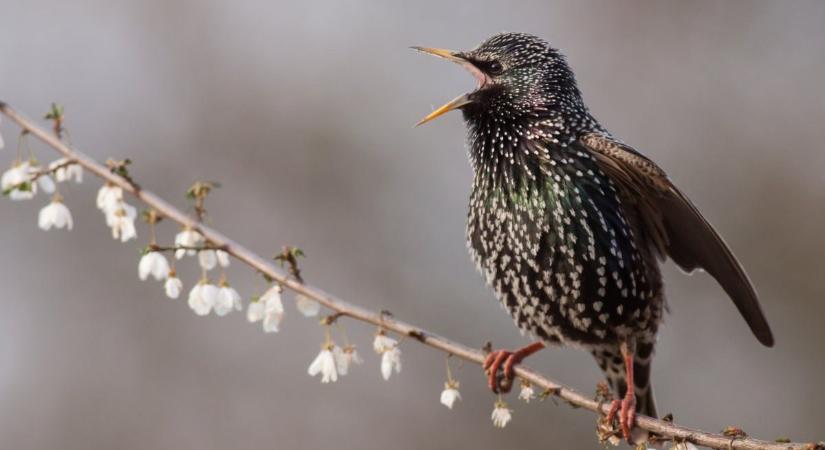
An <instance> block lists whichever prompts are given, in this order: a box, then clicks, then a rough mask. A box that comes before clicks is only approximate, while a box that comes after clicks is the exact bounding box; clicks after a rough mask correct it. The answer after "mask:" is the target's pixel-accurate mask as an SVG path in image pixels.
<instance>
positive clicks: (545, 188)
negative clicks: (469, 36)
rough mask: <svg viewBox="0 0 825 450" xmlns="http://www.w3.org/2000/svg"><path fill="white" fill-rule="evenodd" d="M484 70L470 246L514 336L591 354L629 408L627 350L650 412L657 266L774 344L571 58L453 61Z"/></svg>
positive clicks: (502, 55)
mask: <svg viewBox="0 0 825 450" xmlns="http://www.w3.org/2000/svg"><path fill="white" fill-rule="evenodd" d="M455 56H456V57H457V58H459V60H460V61H466V62H468V63H469V64H471V65H472V67H470V68H471V70H474V71H475V70H476V69H478V70H479V71H480V73H481V74H480V75H479V74H477V75H476V76H477V78H479V87H478V89H476V90H475V91H473V92H472V93H470V94H468V95H467V101H466V102H464V104H462V106H461V109H462V110H463V114H464V118H465V121H466V122H467V126H468V129H469V133H468V142H469V153H470V155H469V156H470V161H471V164H472V167H473V170H474V174H475V176H474V181H473V187H472V193H471V197H470V205H469V206H470V208H469V215H468V225H467V238H468V247H469V249H470V253H471V255H472V258H473V260H474V261H475V263H476V265H477V266H478V269H479V271H480V272H481V273H482V274H483V275H484V277H485V279H486V281H487V284H488V285H490V286H491V287H492V288H493V290H494V291H495V294H496V296H497V297H498V299H499V300H500V301H501V303H502V305H503V306H504V307H505V308H506V309H507V311H509V312H510V314H511V315H512V317H513V319H514V320H515V322H516V325H517V326H518V327H519V328H520V329H521V330H522V331H524V332H527V333H529V334H531V335H533V336H535V337H536V338H538V339H541V340H542V341H544V342H546V343H561V344H575V345H579V346H582V347H584V348H585V349H587V350H589V351H590V352H591V353H593V355H594V356H595V357H596V359H597V362H598V363H599V365H600V366H601V367H602V369H603V370H604V371H605V372H606V374H607V376H608V379H609V380H610V381H611V383H612V384H613V388H614V391H615V392H616V393H618V394H619V395H623V394H624V391H625V385H624V381H623V375H624V367H623V365H622V359H621V355H620V351H619V344H620V343H621V342H627V343H629V344H630V345H631V347H632V349H633V350H634V353H635V360H634V362H635V366H636V380H635V384H636V390H635V391H636V395H637V397H640V399H641V400H640V401H639V404H638V408H639V410H640V411H642V412H644V413H646V414H650V415H655V406H654V403H653V397H652V391H651V390H650V389H649V368H650V361H651V358H652V353H653V346H654V342H655V338H656V333H657V330H658V326H659V324H660V322H661V320H662V315H663V311H664V309H665V298H664V293H663V285H662V277H661V274H660V271H659V259H664V258H666V257H670V258H672V259H673V260H674V261H676V262H677V263H678V264H679V265H680V266H682V267H683V268H685V269H686V270H691V269H693V268H696V267H701V268H705V269H706V270H707V271H708V272H709V273H710V274H711V275H713V276H714V277H715V278H716V279H717V280H719V281H720V283H721V284H722V286H723V287H724V288H725V290H726V291H727V292H728V294H729V295H730V296H731V297H732V298H733V299H734V302H735V303H736V305H737V307H739V309H740V311H742V313H743V315H744V316H745V318H746V320H747V321H748V323H749V324H750V325H751V327H752V329H753V330H754V332H755V333H756V334H757V336H758V337H759V338H760V340H761V341H762V342H763V343H765V344H766V345H770V344H771V343H772V336H771V335H770V330H769V328H768V327H767V323H766V322H765V320H764V317H763V316H762V314H761V310H760V309H759V305H758V302H757V301H756V294H755V291H754V290H753V288H752V286H751V285H750V282H749V281H748V280H747V277H746V276H745V274H744V272H743V271H742V269H741V267H740V266H739V265H738V263H737V262H736V260H735V259H734V258H733V256H732V254H731V253H730V251H729V250H728V249H727V247H726V246H725V245H724V243H723V242H722V241H721V239H720V238H719V237H718V235H717V234H716V233H715V232H714V231H713V229H712V228H711V227H710V225H709V224H708V223H707V222H706V221H704V219H703V218H702V217H701V215H699V214H698V212H697V211H696V210H695V208H694V207H693V206H692V204H691V203H690V202H689V201H688V200H687V198H686V197H684V196H683V195H682V194H681V193H680V192H679V191H678V190H677V189H676V188H675V187H674V186H673V185H672V184H671V183H670V181H669V180H668V179H667V176H666V175H665V174H664V172H663V171H662V170H661V169H660V168H659V167H658V166H656V165H655V164H654V163H653V162H651V161H650V160H649V159H647V158H645V157H644V156H642V155H640V154H639V153H638V152H636V151H635V150H633V149H632V148H630V147H628V146H626V145H625V144H623V143H621V142H620V141H618V140H616V139H614V138H613V137H612V136H611V135H610V134H609V133H608V132H607V131H606V130H605V129H604V128H603V127H602V126H601V125H600V124H599V123H598V121H597V120H596V119H595V118H594V117H593V116H592V115H591V114H590V112H589V111H588V109H587V107H586V106H585V104H584V102H583V100H582V97H581V94H580V92H579V90H578V88H577V86H576V82H575V78H574V76H573V73H572V71H571V70H570V69H569V67H568V65H567V63H566V61H565V59H564V57H563V56H561V55H560V54H559V52H558V51H556V50H555V49H553V48H551V47H550V46H549V45H548V44H547V43H546V42H544V41H543V40H541V39H539V38H537V37H535V36H531V35H528V34H520V33H503V34H498V35H495V36H493V37H492V38H490V39H488V40H487V41H485V42H484V43H482V44H481V45H480V46H479V47H477V48H475V49H473V50H470V51H468V52H463V53H455Z"/></svg>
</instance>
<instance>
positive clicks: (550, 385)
mask: <svg viewBox="0 0 825 450" xmlns="http://www.w3.org/2000/svg"><path fill="white" fill-rule="evenodd" d="M0 112H2V113H3V114H5V115H6V116H7V117H8V118H9V119H11V120H12V121H14V122H16V123H17V124H18V125H19V126H20V127H21V128H22V129H23V130H25V131H27V132H28V133H30V134H31V135H34V136H36V137H37V138H38V139H40V140H41V141H43V142H44V143H46V144H47V145H48V146H50V147H52V148H53V149H54V150H56V151H57V152H58V153H60V154H62V155H63V156H65V157H67V158H70V159H72V160H74V161H76V162H77V163H78V164H80V165H81V166H83V167H84V168H85V169H86V170H88V171H90V172H92V173H93V174H94V175H96V176H97V177H99V178H101V179H103V180H105V181H107V182H109V183H111V184H113V185H116V186H119V187H120V188H122V189H123V190H124V191H125V192H129V193H131V194H132V195H133V196H134V197H136V198H137V199H139V200H141V201H142V202H143V203H145V204H146V205H148V206H150V207H152V208H153V209H155V210H156V211H158V212H159V213H160V214H162V215H163V216H164V217H166V218H168V219H170V220H172V221H174V222H177V223H178V224H180V225H181V226H184V227H189V228H191V229H194V230H197V231H199V232H200V233H201V234H202V235H203V236H204V237H205V238H206V239H207V241H209V242H211V243H212V244H213V245H214V246H215V247H216V248H221V249H223V250H225V251H226V252H227V253H229V254H231V255H232V256H234V257H235V258H237V259H238V260H240V261H242V262H244V263H245V264H247V265H248V266H250V267H252V268H253V269H255V270H257V271H259V272H261V273H262V274H264V275H266V276H268V277H270V278H272V279H273V280H275V281H277V282H279V283H281V284H282V285H283V286H284V287H286V288H289V289H291V290H292V291H295V292H296V293H300V294H303V295H305V296H307V297H309V298H311V299H314V300H316V301H318V302H319V303H321V304H323V305H324V306H326V307H327V308H329V309H331V310H332V311H334V312H335V315H336V316H348V317H351V318H353V319H355V320H358V321H361V322H366V323H370V324H373V325H376V326H381V327H383V328H384V329H386V330H390V331H393V332H396V333H398V334H400V335H404V336H410V337H413V338H415V340H417V341H418V342H420V343H422V344H424V345H427V346H430V347H432V348H435V349H438V350H440V351H442V352H445V353H448V354H451V355H453V356H456V357H459V358H461V359H464V360H466V361H470V362H473V363H476V364H481V363H482V362H483V361H484V359H485V356H486V355H485V353H484V352H482V351H481V350H479V349H475V348H470V347H468V346H466V345H463V344H460V343H458V342H454V341H452V340H449V339H447V338H445V337H442V336H439V335H436V334H434V333H431V332H430V331H427V330H426V329H423V328H421V327H418V326H415V325H412V324H410V323H407V322H404V321H401V320H398V319H395V318H393V317H389V316H388V315H387V314H384V313H382V312H377V311H372V310H369V309H366V308H363V307H361V306H358V305H355V304H352V303H349V302H346V301H344V300H341V299H339V298H337V297H335V296H333V295H331V294H328V293H326V292H324V291H323V290H321V289H319V288H316V287H313V286H311V285H308V284H304V283H301V282H299V281H296V280H294V279H293V278H291V277H289V276H288V275H284V274H282V273H281V272H280V271H279V270H278V269H277V268H276V267H275V265H274V264H273V263H272V262H270V261H267V260H266V259H264V258H262V257H260V256H258V255H257V254H255V253H254V252H252V251H251V250H249V249H247V248H246V247H244V246H242V245H240V244H238V243H237V242H235V241H233V240H232V239H230V238H229V237H227V236H225V235H223V234H222V233H220V232H219V231H217V230H214V229H212V228H210V227H208V226H205V225H203V224H202V223H199V222H198V221H197V220H195V219H193V218H191V217H189V216H188V215H187V214H185V213H184V212H182V211H181V210H179V209H177V208H175V207H174V206H172V205H171V204H169V203H168V202H167V201H165V200H164V199H162V198H160V197H158V196H157V195H155V194H153V193H152V192H149V191H146V190H143V189H141V188H140V187H139V186H137V185H135V184H134V183H132V182H131V181H130V180H127V179H125V178H123V177H121V176H119V175H116V174H113V173H112V171H111V170H110V168H108V167H106V166H105V165H103V164H101V163H99V162H97V161H95V160H94V159H92V158H90V157H89V156H86V155H85V154H83V153H81V152H79V151H77V150H75V149H73V148H71V147H69V146H68V145H66V144H65V143H63V142H62V141H61V140H60V139H59V138H58V137H56V136H55V135H54V134H52V133H50V132H48V131H46V130H45V129H44V128H42V127H40V126H38V125H36V124H35V123H34V122H33V121H31V120H30V119H28V118H26V117H24V116H23V115H22V114H20V113H18V112H17V111H15V110H14V109H13V108H11V107H10V106H8V105H7V104H5V103H3V102H2V101H0ZM515 373H516V375H517V376H518V377H520V378H522V379H524V380H527V381H529V382H530V383H532V384H533V385H535V386H539V387H541V388H543V389H544V391H545V392H546V393H548V394H550V395H554V396H556V397H559V398H561V399H563V400H565V401H566V402H568V403H570V404H571V405H572V406H574V407H578V408H583V409H586V410H589V411H592V412H596V413H598V414H601V415H604V414H607V410H608V406H609V405H607V404H604V403H602V402H598V401H596V400H594V399H592V398H589V397H587V396H585V395H583V394H581V393H579V392H577V391H575V390H573V389H571V388H569V387H567V386H564V385H562V384H561V383H559V382H557V381H555V380H553V379H551V378H548V377H546V376H544V375H542V374H540V373H538V372H536V371H534V370H532V369H530V368H528V367H525V366H521V365H519V366H517V367H516V368H515ZM636 426H637V427H639V428H641V429H644V430H647V431H649V432H651V433H653V434H655V435H657V436H659V437H662V438H665V439H669V440H672V441H674V442H692V443H694V444H696V445H702V446H705V447H711V448H715V449H735V450H758V449H762V450H819V449H823V448H825V443H823V442H820V443H797V442H787V443H779V442H771V441H763V440H758V439H752V438H749V437H730V436H726V435H723V434H716V433H709V432H705V431H701V430H696V429H691V428H687V427H684V426H680V425H675V424H673V423H671V422H667V421H663V420H658V419H653V418H651V417H646V416H638V417H637V419H636Z"/></svg>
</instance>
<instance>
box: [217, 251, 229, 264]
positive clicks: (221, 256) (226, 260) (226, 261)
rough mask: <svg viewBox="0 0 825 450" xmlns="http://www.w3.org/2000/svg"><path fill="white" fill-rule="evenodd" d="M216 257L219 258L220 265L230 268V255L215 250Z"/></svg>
mask: <svg viewBox="0 0 825 450" xmlns="http://www.w3.org/2000/svg"><path fill="white" fill-rule="evenodd" d="M215 256H217V257H218V264H220V265H221V267H223V268H227V267H229V253H226V251H224V250H215Z"/></svg>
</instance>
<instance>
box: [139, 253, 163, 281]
mask: <svg viewBox="0 0 825 450" xmlns="http://www.w3.org/2000/svg"><path fill="white" fill-rule="evenodd" d="M149 275H152V277H153V278H154V279H155V280H156V281H163V280H164V279H166V277H167V276H168V275H169V262H168V261H166V258H165V257H164V256H163V255H162V254H160V252H153V251H149V252H146V254H145V255H143V256H141V257H140V262H139V263H138V276H139V277H140V279H141V280H146V279H147V278H149Z"/></svg>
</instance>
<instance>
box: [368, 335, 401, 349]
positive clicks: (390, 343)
mask: <svg viewBox="0 0 825 450" xmlns="http://www.w3.org/2000/svg"><path fill="white" fill-rule="evenodd" d="M397 345H398V341H396V340H395V339H393V338H391V337H389V336H387V335H386V334H384V332H383V331H379V332H378V333H376V334H375V340H374V341H372V348H373V350H375V353H378V354H381V353H384V352H386V351H389V350H392V349H394V348H395V347H396V346H397Z"/></svg>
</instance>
